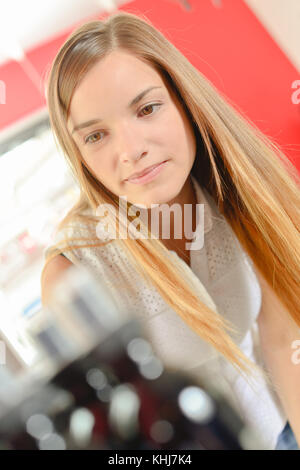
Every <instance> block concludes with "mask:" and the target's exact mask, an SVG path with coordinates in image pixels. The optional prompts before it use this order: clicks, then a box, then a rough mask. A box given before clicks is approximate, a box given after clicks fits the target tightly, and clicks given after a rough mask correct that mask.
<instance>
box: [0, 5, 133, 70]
mask: <svg viewBox="0 0 300 470" xmlns="http://www.w3.org/2000/svg"><path fill="white" fill-rule="evenodd" d="M123 3H129V0H42V1H41V0H9V1H6V0H0V12H1V14H0V64H1V63H3V62H5V61H6V60H8V58H9V57H8V55H9V54H8V52H10V53H14V52H16V51H17V50H18V45H20V46H21V48H22V49H24V50H27V49H29V48H31V47H33V46H35V45H37V44H39V43H40V42H43V41H45V40H47V39H48V38H49V37H51V36H53V35H55V34H58V33H59V32H61V31H63V30H64V29H67V28H68V27H71V26H72V25H73V24H75V23H77V22H78V21H80V20H81V19H83V18H87V17H89V16H92V15H95V14H97V13H99V12H101V11H107V12H109V11H113V9H114V8H115V6H116V5H117V6H118V5H121V4H123Z"/></svg>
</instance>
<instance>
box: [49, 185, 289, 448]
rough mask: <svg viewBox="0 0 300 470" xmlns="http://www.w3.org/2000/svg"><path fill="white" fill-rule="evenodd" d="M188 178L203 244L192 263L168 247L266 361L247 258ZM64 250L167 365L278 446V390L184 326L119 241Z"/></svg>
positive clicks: (78, 232)
mask: <svg viewBox="0 0 300 470" xmlns="http://www.w3.org/2000/svg"><path fill="white" fill-rule="evenodd" d="M192 182H193V184H194V188H195V190H196V194H197V201H198V204H204V243H203V246H202V248H199V249H197V250H191V251H190V264H191V267H189V266H188V265H187V264H186V263H185V262H184V261H183V260H182V259H181V258H180V257H179V256H178V255H177V253H176V252H175V251H170V254H171V256H174V257H175V259H176V261H177V262H178V263H181V265H182V267H183V268H184V270H185V272H186V273H187V277H188V278H190V279H192V282H193V283H194V285H195V286H196V287H197V291H198V292H199V295H200V297H201V300H202V301H203V302H205V303H206V304H207V305H208V306H209V307H211V308H214V309H215V310H217V311H218V313H219V314H221V315H224V316H225V317H226V318H227V319H229V320H231V321H232V322H233V324H234V325H235V326H236V327H237V328H238V332H239V334H238V336H237V337H234V336H232V338H233V339H234V341H235V342H236V344H238V345H239V347H240V348H241V349H242V350H243V352H244V353H245V354H246V356H248V357H249V358H250V359H252V360H253V361H254V362H256V363H258V364H260V365H261V364H264V362H263V358H262V355H261V350H260V345H259V335H258V326H257V322H256V319H257V317H258V314H259V311H260V307H261V289H260V285H259V282H258V279H257V277H256V275H255V273H254V270H253V268H252V266H253V263H252V260H251V259H250V258H249V257H248V256H247V254H246V253H245V252H244V250H243V249H242V247H241V245H240V243H239V242H238V240H237V238H236V236H235V234H234V232H233V231H232V229H231V227H230V226H229V224H228V222H227V221H226V219H225V218H224V216H222V215H221V214H220V213H219V211H218V208H217V206H216V204H215V202H214V200H213V199H212V197H211V196H210V195H209V194H208V192H207V191H206V190H205V189H204V188H201V187H200V185H199V184H198V182H197V181H196V179H195V178H194V176H192ZM200 220H201V219H200ZM202 223H203V222H202ZM70 232H71V233H70ZM88 233H89V232H88V231H87V228H86V226H84V225H83V224H81V223H78V222H76V226H75V225H74V226H73V227H71V228H68V234H69V235H71V236H74V237H87V236H88ZM61 235H62V234H61V233H56V234H55V236H54V237H53V242H54V243H56V242H57V241H60V240H61V238H60V237H61ZM94 238H96V235H95V236H94ZM79 243H80V242H76V244H79ZM83 244H84V242H83ZM51 246H52V245H51ZM48 248H50V247H48ZM64 255H65V256H66V257H67V258H68V259H69V260H70V261H71V262H73V263H74V264H81V265H84V266H85V267H86V268H88V269H90V270H91V271H92V272H93V274H94V275H95V276H96V277H97V278H98V279H99V280H100V281H101V282H105V283H106V285H107V287H108V289H109V290H110V291H111V293H112V295H113V297H114V299H116V300H117V302H118V303H119V305H120V306H124V308H126V309H129V310H130V311H131V312H132V313H133V314H135V315H137V316H138V318H139V319H140V321H141V322H142V325H143V327H144V328H145V332H147V335H148V337H149V338H150V339H151V342H152V345H153V348H154V350H155V351H156V353H157V354H158V355H159V356H160V357H161V359H162V360H163V361H164V363H165V364H166V365H170V366H172V367H173V368H178V369H182V370H184V371H188V373H190V374H192V375H193V376H195V378H197V377H198V378H199V379H201V380H204V382H205V383H207V384H210V385H212V386H213V387H215V388H216V387H217V388H218V389H220V391H221V392H222V393H223V394H224V395H225V396H226V398H227V399H228V400H229V402H230V403H231V405H232V406H233V407H234V409H235V410H236V411H237V412H238V413H239V415H240V416H241V417H242V419H243V420H244V421H245V422H246V423H247V424H248V425H249V426H250V427H251V428H252V429H253V430H254V432H255V433H256V434H257V436H258V437H259V439H260V440H261V441H262V442H263V446H264V447H263V448H264V449H275V447H276V443H277V438H278V436H279V434H280V432H281V431H282V429H283V428H284V426H285V424H286V421H287V417H286V414H285V412H284V410H283V408H282V405H281V402H280V400H279V397H278V395H277V393H276V391H275V390H274V389H273V388H271V387H270V386H269V385H268V384H266V382H265V380H264V379H262V377H259V378H258V379H257V381H256V382H255V389H254V390H253V388H252V387H250V386H249V385H248V383H247V382H246V380H245V379H243V377H242V376H241V375H240V374H238V372H237V371H236V369H235V368H234V367H233V366H232V365H231V364H230V363H229V362H228V361H227V360H226V359H225V358H224V357H223V356H222V355H220V354H219V352H218V351H216V350H215V349H214V348H213V347H212V346H211V345H210V344H208V343H207V342H205V341H204V340H203V339H202V338H200V337H199V336H198V335H197V334H196V333H195V332H194V331H192V330H191V329H190V328H189V326H188V325H187V324H186V323H185V322H184V320H182V319H181V317H180V316H179V315H178V314H177V313H176V312H175V311H174V310H173V309H172V308H171V307H170V306H169V305H168V304H167V303H166V302H165V300H164V299H163V298H162V297H161V295H160V294H159V293H158V291H157V290H156V288H154V287H151V286H150V287H149V285H148V284H146V283H145V281H144V280H143V279H142V278H141V276H140V274H139V273H138V272H137V270H136V268H135V267H134V264H133V263H132V262H131V261H130V259H129V257H128V256H127V254H126V252H125V250H124V249H123V248H122V246H119V244H118V243H114V242H111V243H108V244H107V245H105V246H103V247H96V248H93V247H92V248H77V249H74V250H72V251H66V252H64ZM126 285H131V286H132V287H133V288H134V292H135V293H134V295H132V294H131V293H129V290H127V289H126ZM124 286H125V287H124ZM252 383H253V382H252Z"/></svg>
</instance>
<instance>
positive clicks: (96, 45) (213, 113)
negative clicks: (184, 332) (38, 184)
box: [42, 12, 300, 382]
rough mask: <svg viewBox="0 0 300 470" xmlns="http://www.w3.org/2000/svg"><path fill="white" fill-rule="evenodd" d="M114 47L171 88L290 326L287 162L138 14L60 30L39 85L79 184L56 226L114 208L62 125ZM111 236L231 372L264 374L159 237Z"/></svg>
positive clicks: (295, 282) (292, 180) (207, 177)
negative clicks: (62, 38) (44, 81)
mask: <svg viewBox="0 0 300 470" xmlns="http://www.w3.org/2000/svg"><path fill="white" fill-rule="evenodd" d="M117 49H119V50H121V49H122V50H124V51H125V52H129V53H131V54H134V55H135V56H136V57H137V58H139V59H140V60H143V61H145V62H146V63H147V64H149V65H150V66H152V67H154V68H155V70H157V72H158V73H159V74H160V76H161V77H162V78H163V79H164V80H166V82H167V83H168V84H169V86H170V87H172V90H174V92H175V93H176V94H177V96H178V98H179V99H180V102H181V103H182V106H183V107H184V109H185V112H186V113H187V115H188V117H189V119H190V122H191V124H192V125H193V129H194V132H195V136H196V139H197V155H196V158H195V162H194V165H193V168H192V174H193V176H194V177H195V178H196V179H197V181H198V182H199V184H200V185H201V186H202V187H203V188H205V189H206V190H207V191H208V193H209V194H210V195H211V196H212V197H213V199H214V201H215V203H216V204H217V207H218V209H219V211H220V213H221V214H223V216H224V217H225V218H226V220H227V221H228V223H229V224H230V226H231V228H232V229H233V231H234V233H235V235H236V237H237V238H238V240H239V242H240V243H241V245H242V247H243V248H244V250H245V251H246V252H247V254H248V255H249V256H250V258H251V259H252V261H253V262H254V265H255V266H256V268H257V269H258V271H260V273H261V274H262V275H263V277H264V278H265V279H266V281H267V282H268V284H269V285H270V286H271V287H272V288H273V289H274V291H275V293H276V294H277V296H278V297H279V299H280V300H281V302H282V303H283V304H284V305H285V306H286V308H287V309H288V312H289V313H290V315H291V316H292V317H293V319H294V320H295V322H296V323H297V324H298V325H299V326H300V307H299V298H300V268H299V266H300V241H299V207H300V193H299V175H298V174H297V171H296V169H295V168H294V167H293V165H292V164H291V163H290V161H289V159H288V158H287V157H286V156H285V155H284V154H283V152H282V151H281V150H280V149H279V148H278V147H277V146H276V145H275V144H274V143H273V142H272V141H271V140H270V139H269V138H267V137H266V136H265V135H263V134H262V133H261V132H260V131H259V129H258V128H257V127H256V126H255V125H254V124H253V123H251V122H250V121H249V120H248V119H247V118H246V117H244V116H242V115H241V113H239V112H238V111H237V110H235V109H234V107H233V106H232V105H231V104H229V100H228V99H226V98H225V97H223V96H221V94H220V93H219V92H218V91H217V89H216V88H215V87H214V86H213V85H212V83H210V82H209V81H208V80H207V79H206V78H205V77H204V76H203V75H202V74H201V73H200V72H199V71H198V70H197V69H196V68H195V67H194V66H193V65H192V64H191V63H190V62H189V61H188V60H187V59H186V58H185V56H183V55H182V54H181V52H180V51H179V50H177V49H176V47H175V46H174V45H172V43H170V42H169V41H168V40H167V39H166V37H165V36H164V35H163V34H162V33H161V32H160V31H158V30H157V29H156V28H154V27H153V25H152V24H151V23H150V21H149V20H148V19H147V18H145V17H144V18H140V17H138V16H136V15H134V14H131V13H128V12H117V13H114V14H112V15H111V16H108V17H107V18H106V20H98V21H90V22H88V23H85V24H83V25H82V26H80V27H79V28H78V29H76V30H75V31H74V32H73V33H72V34H71V35H70V36H69V38H68V39H67V40H66V42H65V43H64V44H63V46H62V47H61V48H60V50H59V52H58V53H57V55H56V58H55V60H54V62H53V64H52V68H51V70H50V74H49V80H48V87H47V102H48V108H49V113H50V123H51V127H52V130H53V132H54V135H55V137H56V138H57V141H58V144H59V146H60V147H61V149H62V150H63V152H64V154H65V157H66V160H67V163H68V164H69V166H70V169H71V171H72V173H73V175H74V176H75V178H76V180H77V181H78V183H79V186H80V198H79V200H78V202H77V203H76V204H75V206H74V207H72V209H71V210H70V211H69V212H68V214H67V216H66V217H65V218H64V219H63V220H62V221H61V223H60V224H59V229H60V228H63V227H65V226H67V224H68V222H69V221H74V220H79V219H80V218H84V219H85V220H86V221H87V222H88V223H89V224H91V223H93V222H96V221H97V218H94V217H87V216H84V215H83V212H84V210H85V209H86V208H89V207H90V208H93V209H96V208H97V207H98V206H99V204H102V203H107V204H110V205H112V206H114V207H117V198H116V196H115V195H114V194H112V193H111V192H110V191H109V190H108V189H107V188H106V187H104V186H103V185H102V184H101V182H100V181H99V180H97V178H96V177H95V176H94V175H93V172H92V171H91V169H90V168H88V167H87V165H86V164H85V162H84V161H83V158H82V156H81V154H80V152H79V149H78V147H77V146H76V144H75V142H74V140H73V139H72V138H71V135H70V133H69V131H68V129H67V124H66V123H67V119H68V116H69V108H70V103H71V100H72V96H73V93H74V91H75V88H76V86H77V85H78V84H79V83H80V81H81V79H82V78H83V77H84V76H85V74H86V73H87V72H88V71H89V70H90V69H91V68H92V67H93V65H94V64H95V62H96V61H98V60H100V59H101V58H103V57H105V56H106V55H107V54H109V53H110V52H112V51H113V50H117ZM116 217H118V216H117V211H116ZM128 219H129V217H128ZM98 220H99V219H98ZM65 241H66V244H65V246H64V247H62V246H58V245H56V246H55V247H54V249H53V251H52V252H51V253H50V254H49V256H47V259H46V262H45V265H44V269H45V267H46V265H47V263H48V262H49V261H50V260H51V259H52V258H53V257H54V256H56V255H57V254H59V253H62V252H63V251H66V250H72V249H74V248H76V245H75V246H74V245H72V246H70V245H68V241H67V240H65ZM86 241H87V244H86V245H84V246H85V247H88V246H90V247H96V246H101V245H103V243H104V242H103V241H102V242H101V241H100V240H99V238H97V237H94V238H93V237H91V238H90V239H89V240H86ZM114 243H122V244H123V247H124V248H125V249H126V250H127V252H128V254H130V255H132V256H133V259H134V260H135V261H136V265H137V268H138V269H139V271H140V273H141V275H142V276H143V277H144V278H145V279H146V280H147V281H148V282H151V283H152V285H154V286H155V288H156V289H157V290H158V292H159V293H160V294H161V296H162V297H163V298H164V299H165V301H166V302H167V303H168V304H169V305H170V306H171V307H172V309H174V311H176V312H177V313H178V314H179V315H180V316H181V318H182V319H183V320H184V321H185V322H186V323H187V324H188V325H189V326H190V328H191V329H193V330H194V331H195V332H196V333H197V334H198V335H199V336H200V337H201V338H202V339H204V340H205V341H207V342H208V343H210V344H211V345H212V346H213V347H214V348H215V349H216V350H218V351H219V352H220V353H221V354H222V355H223V356H224V357H225V358H226V359H228V360H229V361H230V362H231V363H232V365H233V366H234V367H235V368H237V369H238V371H239V372H240V373H242V374H243V373H244V372H246V373H247V375H248V374H250V375H251V371H252V372H253V371H254V370H256V371H259V372H260V373H262V374H263V375H264V377H265V378H266V380H267V381H269V382H270V376H269V374H268V372H267V371H265V370H264V371H263V370H262V369H261V368H259V367H258V366H257V365H256V364H254V363H253V362H252V361H250V360H249V359H248V358H247V357H246V356H245V355H244V354H243V352H242V351H241V350H240V348H239V347H238V346H237V345H236V344H235V342H234V341H233V340H232V339H231V337H230V335H229V334H228V332H229V331H236V329H235V327H234V325H232V324H231V323H230V322H229V321H227V320H226V319H225V318H224V317H223V316H222V315H219V314H218V313H217V312H215V311H214V310H213V309H211V308H209V307H208V306H207V305H206V304H205V303H203V302H201V301H200V299H199V297H198V296H197V295H196V292H195V291H194V290H193V289H192V287H191V285H190V284H189V283H188V280H187V279H186V278H185V275H183V272H182V270H181V267H180V266H178V265H175V264H174V263H173V262H172V260H171V259H170V257H169V251H168V250H167V248H166V247H165V246H164V245H163V243H162V242H161V241H160V240H158V239H153V238H151V237H148V238H146V239H143V238H140V239H135V240H133V239H131V238H127V239H122V240H118V239H117V240H114ZM80 247H81V248H82V245H80ZM44 269H43V272H44ZM42 276H43V273H42ZM226 330H228V332H226ZM246 378H247V377H246Z"/></svg>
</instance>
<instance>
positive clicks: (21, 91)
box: [0, 0, 300, 169]
mask: <svg viewBox="0 0 300 470" xmlns="http://www.w3.org/2000/svg"><path fill="white" fill-rule="evenodd" d="M182 3H183V2H182ZM189 3H190V5H191V7H192V9H191V10H190V11H189V12H188V11H186V10H185V9H184V8H183V6H182V5H181V4H180V2H179V1H176V0H156V1H155V2H153V0H136V1H133V2H130V3H128V4H127V5H124V6H123V7H122V8H121V9H122V10H127V11H130V12H132V13H135V14H141V13H142V14H145V15H146V16H147V17H148V18H149V19H150V21H151V22H152V23H153V24H154V25H155V26H156V27H157V28H158V29H159V30H160V31H162V32H163V33H164V34H165V35H166V36H167V38H168V39H169V40H170V41H171V42H173V43H174V44H175V46H176V47H177V48H178V49H180V50H181V52H182V53H183V54H184V55H185V56H186V57H187V58H188V59H189V60H190V61H191V62H192V63H193V65H195V66H196V67H197V68H198V69H199V70H200V71H201V72H202V73H203V74H204V75H205V76H207V77H208V78H209V80H211V81H212V82H213V83H214V84H215V85H216V87H217V88H218V89H219V90H220V91H221V92H222V93H224V94H225V95H226V96H228V97H229V98H230V100H231V101H232V102H233V103H235V104H236V106H237V107H238V108H239V109H240V110H241V111H242V112H244V113H246V115H247V116H248V117H249V118H250V119H251V120H252V121H253V122H255V123H256V124H257V125H258V127H260V128H261V130H262V131H263V132H265V133H266V134H267V135H269V136H270V137H272V138H274V139H275V141H276V142H277V143H279V144H280V145H282V146H283V150H284V151H285V153H286V154H287V155H288V156H289V158H290V159H291V160H292V162H293V163H294V164H295V165H296V166H297V168H298V169H300V112H299V108H300V106H299V105H296V104H293V103H292V99H291V97H292V93H293V92H295V90H293V89H292V83H293V82H294V81H295V80H297V79H299V78H300V77H299V73H298V71H297V70H296V68H295V67H294V66H293V65H292V64H291V62H290V61H289V60H288V58H287V57H286V56H285V54H284V53H283V52H282V51H281V49H280V48H279V47H278V46H277V44H276V43H275V42H274V40H273V39H272V38H271V36H270V35H269V34H268V32H267V31H266V30H265V29H264V27H263V26H262V25H261V24H260V22H259V21H258V19H257V18H256V17H255V16H254V15H253V13H252V12H251V10H249V8H248V7H247V6H246V4H244V2H243V1H242V0H241V1H239V2H237V1H235V0H222V1H221V4H222V7H221V8H217V7H215V6H214V5H213V2H212V1H211V0H201V1H199V0H189ZM69 32H70V31H67V32H65V33H64V34H62V35H61V36H59V37H57V38H54V39H52V40H49V41H48V42H46V43H44V44H41V45H40V46H39V47H37V48H35V49H33V50H31V51H29V52H28V57H29V59H30V61H31V62H32V63H33V64H34V66H35V68H36V69H37V70H38V72H39V73H40V74H41V77H42V78H41V80H42V79H43V78H44V77H45V74H46V70H47V68H48V67H49V66H50V64H51V61H52V59H53V57H54V55H55V53H56V51H57V49H58V47H59V46H60V45H61V44H62V43H63V41H64V40H65V38H66V37H67V36H68V34H69ZM0 80H3V81H4V82H5V83H6V104H5V105H1V104H0V130H1V129H3V128H5V127H6V126H9V125H10V124H12V123H13V122H14V121H16V120H18V119H20V118H22V117H24V116H25V115H27V114H30V113H31V112H33V111H36V110H38V109H39V108H41V107H43V106H45V100H44V97H43V96H42V95H41V94H40V93H39V92H38V90H37V89H36V88H35V87H34V85H33V84H32V83H31V81H30V80H29V79H28V78H27V76H26V74H25V73H24V71H23V70H22V68H21V67H20V65H19V64H17V63H16V62H9V63H6V64H5V65H4V66H2V67H0ZM41 88H43V86H42V87H41ZM298 96H299V93H298Z"/></svg>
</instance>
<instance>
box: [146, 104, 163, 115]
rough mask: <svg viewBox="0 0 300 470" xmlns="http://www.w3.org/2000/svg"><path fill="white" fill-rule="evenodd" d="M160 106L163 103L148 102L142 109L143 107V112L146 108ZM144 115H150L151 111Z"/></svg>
mask: <svg viewBox="0 0 300 470" xmlns="http://www.w3.org/2000/svg"><path fill="white" fill-rule="evenodd" d="M157 106H158V107H159V106H161V103H153V104H147V105H146V106H144V107H143V108H142V109H141V112H143V111H145V110H147V109H148V110H149V108H150V109H151V108H156V107H157ZM151 114H153V113H150V115H151ZM144 116H149V113H147V114H144Z"/></svg>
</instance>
